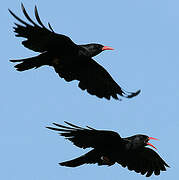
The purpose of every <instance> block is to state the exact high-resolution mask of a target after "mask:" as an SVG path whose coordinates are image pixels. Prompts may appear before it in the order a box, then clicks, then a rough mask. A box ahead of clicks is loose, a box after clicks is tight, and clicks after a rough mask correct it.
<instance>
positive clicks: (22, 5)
mask: <svg viewBox="0 0 179 180" xmlns="http://www.w3.org/2000/svg"><path fill="white" fill-rule="evenodd" d="M21 9H22V10H24V9H25V7H24V4H23V3H22V2H21Z"/></svg>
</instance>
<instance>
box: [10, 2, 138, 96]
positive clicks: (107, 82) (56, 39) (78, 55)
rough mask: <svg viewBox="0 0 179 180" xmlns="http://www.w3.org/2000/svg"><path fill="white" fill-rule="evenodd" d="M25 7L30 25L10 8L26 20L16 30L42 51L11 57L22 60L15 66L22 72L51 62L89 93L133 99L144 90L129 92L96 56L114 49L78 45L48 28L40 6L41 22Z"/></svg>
mask: <svg viewBox="0 0 179 180" xmlns="http://www.w3.org/2000/svg"><path fill="white" fill-rule="evenodd" d="M21 6H22V11H23V13H24V15H25V17H26V18H27V20H28V21H29V23H30V24H28V23H26V22H25V21H23V20H22V19H20V18H19V17H17V16H16V15H15V14H14V13H13V12H12V11H11V10H9V12H10V13H11V15H12V16H13V17H14V18H16V19H17V20H18V21H19V22H20V23H22V25H20V24H17V23H15V25H16V27H14V31H15V33H16V36H18V37H23V38H26V40H24V41H22V44H23V45H24V46H25V47H26V48H28V49H30V50H33V51H36V52H39V53H40V54H39V55H38V56H35V57H30V58H26V59H19V60H10V61H11V62H17V63H19V64H17V65H15V67H16V69H17V70H18V71H25V70H28V69H32V68H39V67H40V66H43V65H49V66H52V67H54V69H55V71H56V73H58V75H59V76H60V77H61V78H64V79H65V80H66V81H67V82H70V81H73V80H78V81H79V85H78V86H79V87H80V88H81V89H82V90H87V92H88V93H90V94H91V95H96V96H97V97H99V98H103V97H104V98H106V99H110V97H113V98H114V99H118V97H117V95H118V94H119V95H120V96H123V97H126V98H132V97H134V96H136V95H138V94H139V93H140V90H138V91H137V92H128V91H125V90H124V89H122V88H121V87H120V86H119V85H118V84H117V83H116V82H115V81H114V80H113V78H112V77H111V76H110V74H109V73H108V72H107V71H106V70H105V69H104V68H103V67H102V66H101V65H99V64H98V63H97V62H96V61H94V60H93V59H92V57H93V56H96V55H97V54H99V53H101V52H102V51H104V50H113V48H111V47H108V46H103V45H101V44H95V43H91V44H85V45H77V44H75V43H74V42H73V41H72V40H71V39H70V38H69V37H67V36H65V35H62V34H57V33H55V32H54V31H53V29H52V27H51V25H50V24H49V23H48V26H49V29H47V28H46V27H45V26H44V25H43V24H42V22H41V20H40V17H39V15H38V12H37V8H36V6H35V17H36V20H37V22H38V24H37V23H35V22H34V21H33V20H32V19H31V18H30V17H29V15H28V14H27V12H26V10H25V8H24V6H23V4H21Z"/></svg>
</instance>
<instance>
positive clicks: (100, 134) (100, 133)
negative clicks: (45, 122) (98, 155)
mask: <svg viewBox="0 0 179 180" xmlns="http://www.w3.org/2000/svg"><path fill="white" fill-rule="evenodd" d="M65 123H66V124H67V125H69V126H70V127H68V126H63V125H60V124H56V123H53V124H54V125H56V126H57V127H60V128H54V127H47V128H48V129H51V130H55V131H60V133H59V134H60V135H61V136H64V137H65V138H66V139H68V140H70V141H71V142H73V144H74V145H76V146H78V147H80V148H84V149H85V148H89V147H92V148H102V147H106V146H108V147H110V146H111V145H112V144H115V143H116V141H120V140H121V137H120V136H119V134H118V133H116V132H114V131H105V130H96V129H93V128H91V127H89V128H88V127H87V128H82V127H79V126H76V125H74V124H71V123H69V122H65Z"/></svg>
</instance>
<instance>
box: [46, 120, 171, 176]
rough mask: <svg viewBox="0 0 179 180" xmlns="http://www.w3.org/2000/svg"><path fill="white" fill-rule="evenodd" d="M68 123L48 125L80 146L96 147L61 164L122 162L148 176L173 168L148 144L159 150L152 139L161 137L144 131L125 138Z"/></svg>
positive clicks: (109, 164)
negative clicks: (150, 135) (154, 136)
mask: <svg viewBox="0 0 179 180" xmlns="http://www.w3.org/2000/svg"><path fill="white" fill-rule="evenodd" d="M65 123H66V124H67V125H68V126H63V125H60V124H56V123H53V124H54V125H55V126H57V127H47V128H48V129H51V130H55V131H58V132H60V133H59V134H60V135H61V136H64V137H65V138H66V139H68V140H70V141H71V142H72V143H73V144H74V145H75V146H77V147H79V148H83V149H86V148H93V149H92V150H91V151H89V152H88V153H86V154H84V155H82V156H80V157H77V158H75V159H72V160H69V161H65V162H61V163H59V164H60V165H61V166H67V167H77V166H81V165H83V164H95V163H97V164H98V165H99V166H101V165H108V166H111V165H113V164H115V163H118V164H120V165H121V166H122V167H128V169H129V170H131V171H132V170H134V171H135V172H137V173H141V174H142V175H144V174H146V177H149V176H151V175H152V173H154V174H155V175H160V171H166V167H169V166H168V165H167V163H166V162H165V161H164V160H163V159H162V158H161V157H160V156H159V155H158V154H157V153H156V152H155V151H154V150H152V149H150V148H148V147H146V146H147V145H149V146H151V147H153V148H155V149H156V147H155V146H154V145H152V144H151V143H149V140H158V139H156V138H153V137H148V136H146V135H142V134H138V135H134V136H131V137H127V138H121V137H120V135H119V134H118V133H117V132H114V131H107V130H97V129H94V128H91V127H89V126H87V128H82V127H79V126H76V125H74V124H71V123H69V122H66V121H65Z"/></svg>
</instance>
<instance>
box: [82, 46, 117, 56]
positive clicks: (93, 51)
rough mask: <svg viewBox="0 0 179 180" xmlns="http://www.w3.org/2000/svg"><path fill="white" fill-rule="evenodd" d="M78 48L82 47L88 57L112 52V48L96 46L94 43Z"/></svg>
mask: <svg viewBox="0 0 179 180" xmlns="http://www.w3.org/2000/svg"><path fill="white" fill-rule="evenodd" d="M80 46H81V47H83V48H84V49H85V50H86V51H87V53H86V55H88V56H89V57H93V56H96V55H98V54H99V53H101V52H102V51H105V50H114V49H113V48H112V47H109V46H103V45H101V44H96V43H91V44H85V45H80Z"/></svg>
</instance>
